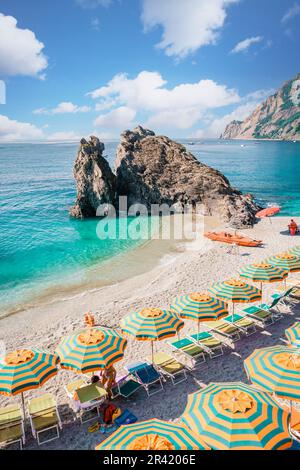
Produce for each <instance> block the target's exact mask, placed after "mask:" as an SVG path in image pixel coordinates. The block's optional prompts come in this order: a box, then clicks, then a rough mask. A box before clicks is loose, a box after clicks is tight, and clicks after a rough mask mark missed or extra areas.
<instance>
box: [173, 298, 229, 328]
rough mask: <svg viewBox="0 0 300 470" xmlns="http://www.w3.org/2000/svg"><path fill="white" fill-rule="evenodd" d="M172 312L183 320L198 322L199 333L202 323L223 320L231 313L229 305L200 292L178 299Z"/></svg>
mask: <svg viewBox="0 0 300 470" xmlns="http://www.w3.org/2000/svg"><path fill="white" fill-rule="evenodd" d="M171 310H172V311H173V312H175V313H176V314H177V315H179V316H181V317H182V318H186V319H188V320H193V321H196V322H197V323H198V332H199V329H200V323H201V322H211V321H216V320H221V318H224V317H227V315H228V313H229V312H228V305H227V304H226V303H225V302H223V300H220V299H217V298H216V297H212V296H211V295H209V294H206V293H199V292H197V293H193V294H187V295H181V296H179V297H177V298H176V299H175V300H174V303H173V304H172V305H171Z"/></svg>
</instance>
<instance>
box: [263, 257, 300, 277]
mask: <svg viewBox="0 0 300 470" xmlns="http://www.w3.org/2000/svg"><path fill="white" fill-rule="evenodd" d="M267 263H270V264H272V265H273V266H278V267H280V268H283V269H285V270H287V271H289V272H291V273H297V272H299V271H300V257H299V256H296V255H294V254H293V253H280V254H278V255H275V256H271V257H270V258H268V259H267Z"/></svg>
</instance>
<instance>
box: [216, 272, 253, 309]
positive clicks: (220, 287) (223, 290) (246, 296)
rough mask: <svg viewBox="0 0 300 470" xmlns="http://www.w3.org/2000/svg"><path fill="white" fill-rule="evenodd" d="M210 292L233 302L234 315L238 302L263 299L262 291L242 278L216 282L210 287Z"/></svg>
mask: <svg viewBox="0 0 300 470" xmlns="http://www.w3.org/2000/svg"><path fill="white" fill-rule="evenodd" d="M209 292H210V293H211V294H212V295H213V296H215V297H218V298H219V299H221V300H224V301H225V302H231V303H232V316H233V315H234V306H235V304H237V303H250V302H257V301H258V300H261V291H260V290H259V289H257V288H256V287H254V286H252V285H251V284H246V282H244V281H242V280H241V279H228V280H226V281H223V282H215V283H214V284H213V285H212V287H210V288H209Z"/></svg>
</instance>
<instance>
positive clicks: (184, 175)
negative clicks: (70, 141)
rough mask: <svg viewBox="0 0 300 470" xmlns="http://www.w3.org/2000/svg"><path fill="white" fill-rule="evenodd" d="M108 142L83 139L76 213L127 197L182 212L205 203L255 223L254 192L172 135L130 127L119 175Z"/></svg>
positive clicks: (230, 218)
mask: <svg viewBox="0 0 300 470" xmlns="http://www.w3.org/2000/svg"><path fill="white" fill-rule="evenodd" d="M103 150H104V144H103V143H101V142H99V140H98V139H97V138H96V137H92V138H91V140H90V142H87V141H85V140H84V139H83V140H82V141H81V144H80V148H79V152H78V155H77V159H76V162H75V168H74V176H75V179H76V182H77V201H76V204H75V206H74V207H73V208H72V209H71V212H70V213H71V215H72V216H73V217H78V218H85V217H93V216H95V215H96V210H97V207H98V206H99V204H103V203H110V204H113V205H115V206H116V207H117V205H118V197H119V196H127V198H128V206H130V205H132V204H136V203H139V204H143V205H145V206H146V207H147V208H148V210H150V207H151V204H159V205H161V204H168V205H169V206H175V207H176V208H178V209H179V210H180V208H183V206H184V205H186V204H192V205H196V204H201V205H203V206H204V208H205V210H206V212H207V213H208V214H210V215H216V216H218V217H219V218H220V219H221V220H223V221H225V222H229V223H230V224H231V225H232V226H234V227H246V226H251V225H253V223H254V222H255V214H256V212H257V211H258V209H259V208H258V206H257V205H256V204H255V202H254V200H253V197H252V196H251V195H243V194H242V193H241V192H240V191H238V190H236V189H235V188H233V187H232V186H231V185H230V183H229V181H228V180H227V178H226V177H225V176H224V175H222V174H221V173H220V172H219V171H217V170H215V169H213V168H210V167H209V166H207V165H204V164H203V163H201V162H199V161H198V160H197V158H196V157H195V156H194V155H192V154H191V153H190V152H188V151H187V149H186V148H185V147H184V146H183V145H182V144H179V143H177V142H175V141H173V140H171V139H169V138H168V137H166V136H156V135H155V134H154V132H152V131H150V130H148V129H144V128H143V127H141V126H138V127H137V128H136V129H134V130H132V131H125V132H123V134H122V135H121V141H120V144H119V146H118V149H117V155H116V160H115V173H116V174H114V173H113V172H112V170H111V169H110V167H109V165H108V163H107V161H106V160H105V159H104V157H103V156H102V153H103Z"/></svg>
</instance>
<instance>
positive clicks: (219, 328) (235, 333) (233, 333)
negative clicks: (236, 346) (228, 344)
mask: <svg viewBox="0 0 300 470" xmlns="http://www.w3.org/2000/svg"><path fill="white" fill-rule="evenodd" d="M212 325H213V326H212V328H211V331H214V332H215V333H218V334H219V335H221V336H224V337H225V338H227V339H229V340H230V341H232V342H233V343H236V342H237V341H239V340H240V339H241V336H240V330H239V328H238V327H237V326H235V325H232V324H230V323H229V322H228V321H224V320H218V321H214V322H213V323H212ZM207 326H208V325H207Z"/></svg>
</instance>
